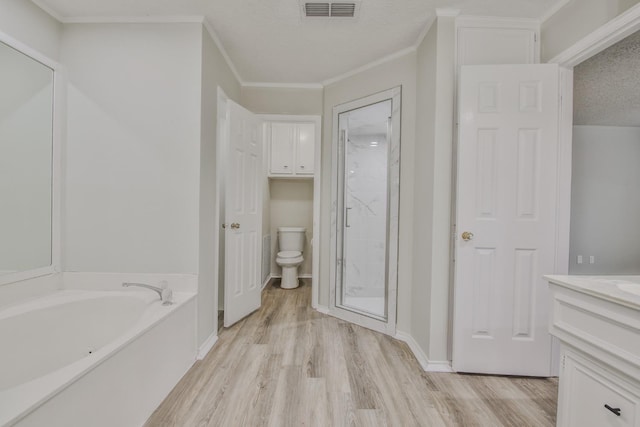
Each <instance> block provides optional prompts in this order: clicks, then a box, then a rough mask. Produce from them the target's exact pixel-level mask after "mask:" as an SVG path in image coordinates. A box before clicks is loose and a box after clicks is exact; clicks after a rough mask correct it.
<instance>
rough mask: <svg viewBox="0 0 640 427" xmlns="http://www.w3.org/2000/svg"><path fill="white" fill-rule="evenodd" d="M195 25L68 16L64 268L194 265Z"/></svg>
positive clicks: (198, 29) (183, 269) (177, 269)
mask: <svg viewBox="0 0 640 427" xmlns="http://www.w3.org/2000/svg"><path fill="white" fill-rule="evenodd" d="M201 45H202V25H201V24H195V23H194V24H188V23H172V24H156V23H153V24H152V23H145V24H69V25H65V27H64V30H63V36H62V45H61V55H60V56H61V62H62V63H63V64H64V65H65V67H66V69H67V72H68V97H67V108H68V120H67V127H68V129H67V146H66V152H65V153H64V155H63V156H64V160H63V161H64V163H65V165H64V166H65V174H66V176H65V177H64V178H65V181H66V187H65V193H66V194H65V198H64V203H63V204H64V208H63V223H64V229H63V236H62V241H63V258H64V269H65V271H89V272H95V271H98V272H121V273H123V272H135V273H141V272H142V273H187V274H196V273H197V272H198V234H199V230H198V214H199V212H198V209H199V180H200V140H201V129H200V120H201V100H200V98H201V71H202V70H201V68H202V67H201V56H202V48H201Z"/></svg>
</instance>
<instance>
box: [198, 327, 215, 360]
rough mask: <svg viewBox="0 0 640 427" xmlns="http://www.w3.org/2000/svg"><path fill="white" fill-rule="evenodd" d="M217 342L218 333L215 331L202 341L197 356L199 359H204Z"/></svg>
mask: <svg viewBox="0 0 640 427" xmlns="http://www.w3.org/2000/svg"><path fill="white" fill-rule="evenodd" d="M216 342H218V333H217V332H214V333H212V334H211V335H209V338H207V339H206V340H205V341H204V342H203V343H202V345H201V346H200V348H198V355H197V356H196V357H197V359H198V360H202V359H204V358H205V357H206V356H207V354H208V353H209V352H210V351H211V349H212V348H213V346H214V345H215V343H216Z"/></svg>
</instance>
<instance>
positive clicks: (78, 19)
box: [60, 15, 204, 24]
mask: <svg viewBox="0 0 640 427" xmlns="http://www.w3.org/2000/svg"><path fill="white" fill-rule="evenodd" d="M203 21H204V17H203V16H202V15H148V16H99V15H98V16H90V15H89V16H71V17H62V19H61V21H60V22H62V23H63V24H202V23H203Z"/></svg>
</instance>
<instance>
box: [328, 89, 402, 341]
mask: <svg viewBox="0 0 640 427" xmlns="http://www.w3.org/2000/svg"><path fill="white" fill-rule="evenodd" d="M388 99H391V100H392V111H391V126H392V128H393V129H400V121H401V103H402V87H401V86H396V87H393V88H391V89H387V90H384V91H381V92H377V93H374V94H372V95H369V96H365V97H363V98H359V99H355V100H353V101H349V102H346V103H343V104H340V105H336V106H334V107H333V109H332V115H331V117H332V122H333V130H332V136H331V138H330V141H331V159H332V160H331V161H332V163H333V164H335V165H339V164H340V159H341V154H340V153H341V148H340V145H341V144H340V139H341V138H340V135H339V134H342V136H344V134H343V129H340V123H339V120H338V116H339V115H340V113H343V112H345V111H351V110H354V109H356V108H361V107H364V106H367V105H371V104H374V103H377V102H381V101H385V100H388ZM390 139H391V142H390V144H391V148H390V155H389V165H391V166H389V170H388V173H389V182H390V183H393V184H389V185H393V186H397V185H398V184H397V182H398V179H399V173H400V132H396V131H394V132H392V134H391V138H390ZM342 150H344V147H343V148H342ZM396 156H397V157H396ZM340 176H341V172H340V167H336V168H335V170H334V171H332V173H331V199H330V200H331V205H332V207H331V228H330V230H329V236H330V255H329V266H330V273H329V314H330V315H331V316H334V317H337V318H339V319H342V320H346V321H347V322H351V323H355V324H356V325H359V326H363V327H365V328H369V329H372V330H374V331H378V332H382V333H383V334H386V335H391V336H394V335H395V333H396V322H397V319H396V317H397V309H398V238H399V234H398V225H399V223H398V215H397V214H395V213H393V212H398V210H399V195H400V192H399V189H392V188H391V187H390V188H389V190H388V191H389V192H388V210H389V212H392V213H389V215H388V221H387V222H388V223H387V227H388V230H387V240H388V241H387V248H388V251H387V271H386V274H387V276H386V280H387V283H386V284H387V286H386V300H387V301H386V302H387V313H386V316H377V315H374V314H372V313H366V312H363V311H360V310H357V309H355V308H353V307H350V308H346V307H344V306H342V305H340V304H338V301H337V297H336V295H338V292H339V290H340V287H341V281H342V274H339V272H340V269H341V268H342V266H343V263H342V262H341V260H342V258H343V254H342V250H343V246H342V245H341V243H340V242H341V236H340V235H339V234H340V233H341V232H342V231H343V215H342V213H339V210H341V209H342V208H343V206H341V205H342V194H341V191H342V188H341V187H342V185H343V184H344V183H342V182H341V178H340ZM325 234H326V233H325Z"/></svg>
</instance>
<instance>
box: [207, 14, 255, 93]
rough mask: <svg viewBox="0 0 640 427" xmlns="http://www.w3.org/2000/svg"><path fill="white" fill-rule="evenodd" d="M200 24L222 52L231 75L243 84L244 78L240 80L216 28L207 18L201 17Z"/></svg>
mask: <svg viewBox="0 0 640 427" xmlns="http://www.w3.org/2000/svg"><path fill="white" fill-rule="evenodd" d="M202 25H203V26H204V28H205V29H206V30H207V32H208V33H209V36H211V39H212V40H213V42H214V43H215V44H216V46H217V47H218V50H220V53H221V54H222V57H223V58H224V60H225V62H226V63H227V66H228V67H229V68H230V69H231V72H232V73H233V76H234V77H235V78H236V80H237V81H238V84H240V85H241V86H244V84H245V82H244V80H242V77H241V76H240V73H239V72H238V69H237V68H236V66H235V64H234V63H233V61H232V60H231V57H230V56H229V54H228V53H227V50H226V49H225V48H224V46H223V45H222V42H221V41H220V37H218V33H216V30H215V29H214V28H213V25H212V24H211V22H209V20H208V19H207V18H204V17H203V18H202Z"/></svg>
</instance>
